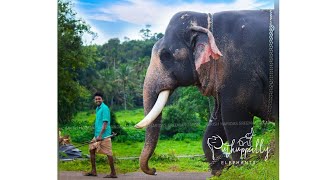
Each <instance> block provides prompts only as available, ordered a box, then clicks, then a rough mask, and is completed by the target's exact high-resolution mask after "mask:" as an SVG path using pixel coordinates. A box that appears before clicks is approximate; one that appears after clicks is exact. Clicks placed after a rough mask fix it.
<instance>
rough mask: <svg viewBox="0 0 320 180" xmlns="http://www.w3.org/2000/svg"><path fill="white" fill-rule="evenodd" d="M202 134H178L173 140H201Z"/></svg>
mask: <svg viewBox="0 0 320 180" xmlns="http://www.w3.org/2000/svg"><path fill="white" fill-rule="evenodd" d="M201 136H202V134H199V133H177V134H175V135H174V136H173V140H176V141H182V140H187V139H189V140H199V139H201Z"/></svg>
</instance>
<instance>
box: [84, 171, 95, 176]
mask: <svg viewBox="0 0 320 180" xmlns="http://www.w3.org/2000/svg"><path fill="white" fill-rule="evenodd" d="M83 175H84V176H97V175H96V174H93V173H92V172H85V173H83Z"/></svg>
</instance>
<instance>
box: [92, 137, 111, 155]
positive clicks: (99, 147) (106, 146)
mask: <svg viewBox="0 0 320 180" xmlns="http://www.w3.org/2000/svg"><path fill="white" fill-rule="evenodd" d="M92 142H93V143H90V144H89V149H90V150H93V149H95V150H96V153H98V154H106V155H109V156H112V143H111V138H110V137H109V138H105V139H103V140H102V141H98V142H97V141H96V138H93V139H92Z"/></svg>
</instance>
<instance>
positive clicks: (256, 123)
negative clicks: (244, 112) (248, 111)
mask: <svg viewBox="0 0 320 180" xmlns="http://www.w3.org/2000/svg"><path fill="white" fill-rule="evenodd" d="M262 124H263V123H262V120H261V119H260V118H259V117H256V116H255V117H254V118H253V131H254V134H255V135H261V133H262Z"/></svg>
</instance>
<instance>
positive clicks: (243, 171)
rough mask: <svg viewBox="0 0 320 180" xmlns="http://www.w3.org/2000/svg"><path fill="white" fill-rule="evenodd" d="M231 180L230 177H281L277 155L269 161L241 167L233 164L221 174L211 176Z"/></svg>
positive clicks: (268, 179)
mask: <svg viewBox="0 0 320 180" xmlns="http://www.w3.org/2000/svg"><path fill="white" fill-rule="evenodd" d="M216 179H219V180H230V179H239V180H247V179H259V180H260V179H267V180H273V179H279V164H278V163H277V158H276V156H273V157H272V158H270V159H268V160H267V161H263V160H262V161H258V162H257V163H256V164H246V165H243V166H240V167H236V166H231V167H230V168H229V169H228V170H227V169H224V170H223V172H222V174H221V176H219V177H211V178H210V180H216Z"/></svg>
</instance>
